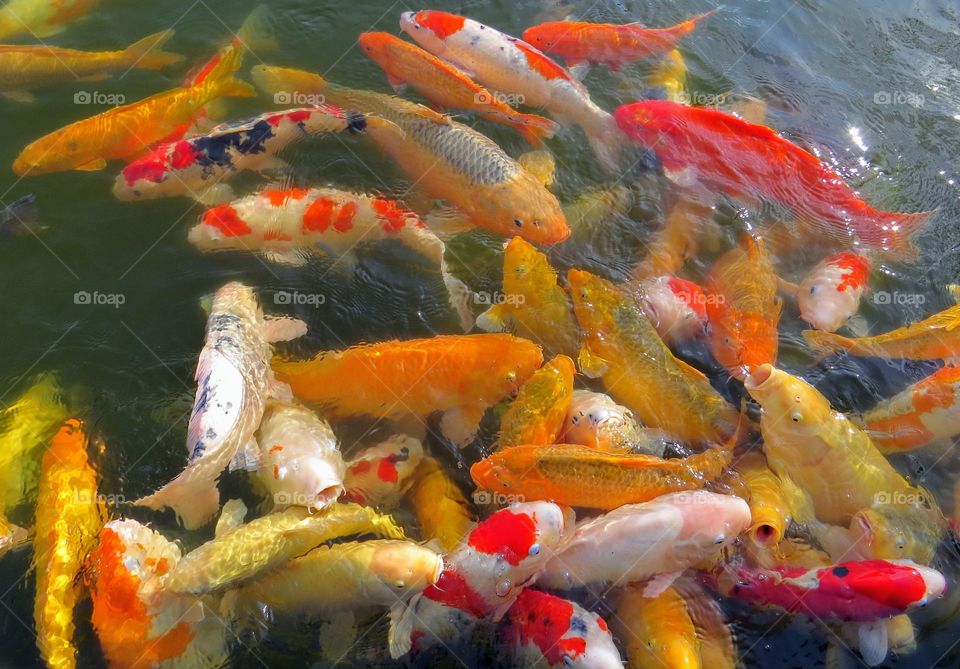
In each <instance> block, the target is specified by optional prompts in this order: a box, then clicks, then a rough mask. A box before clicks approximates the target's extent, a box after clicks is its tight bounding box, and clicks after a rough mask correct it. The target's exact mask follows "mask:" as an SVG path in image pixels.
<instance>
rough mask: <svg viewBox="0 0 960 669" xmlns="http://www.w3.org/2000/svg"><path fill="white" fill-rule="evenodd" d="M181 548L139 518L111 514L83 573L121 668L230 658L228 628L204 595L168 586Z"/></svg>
mask: <svg viewBox="0 0 960 669" xmlns="http://www.w3.org/2000/svg"><path fill="white" fill-rule="evenodd" d="M179 561H180V548H179V547H178V546H177V544H175V543H173V542H172V541H168V540H167V539H166V538H165V537H164V536H163V535H161V534H160V533H158V532H156V531H154V530H151V529H150V528H149V527H146V526H145V525H142V524H140V523H139V522H137V521H136V520H111V521H110V522H109V523H107V524H106V525H105V526H104V527H103V529H102V530H101V531H100V537H99V542H98V544H97V546H96V547H95V548H94V549H93V550H92V551H91V552H90V556H89V558H88V560H87V564H86V569H85V572H84V580H85V582H86V583H87V586H88V587H89V589H90V597H91V599H92V600H93V612H92V614H91V620H92V622H93V627H94V629H95V630H96V632H97V638H98V639H99V640H100V646H101V648H103V653H104V655H105V656H106V658H107V662H108V663H109V665H110V667H112V668H114V669H150V668H151V667H160V666H171V665H174V666H188V665H189V666H211V667H212V666H219V664H221V663H224V662H226V661H227V657H228V655H229V649H228V647H227V640H226V631H227V628H226V626H224V625H223V624H222V623H221V622H220V621H219V620H218V619H217V618H216V617H215V616H210V615H207V616H205V615H204V606H205V604H204V602H203V601H202V600H199V599H197V598H195V597H189V596H188V597H185V596H182V595H177V594H174V593H172V592H170V591H168V590H167V589H166V588H165V584H166V581H167V579H168V578H169V575H170V571H171V570H172V569H174V568H175V567H176V566H177V563H178V562H179Z"/></svg>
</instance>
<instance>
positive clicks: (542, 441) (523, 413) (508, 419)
mask: <svg viewBox="0 0 960 669" xmlns="http://www.w3.org/2000/svg"><path fill="white" fill-rule="evenodd" d="M574 372H575V369H574V366H573V360H571V359H570V358H568V357H567V356H565V355H558V356H557V357H556V358H554V359H553V360H551V361H550V362H548V363H546V364H545V365H544V366H543V367H541V368H540V369H538V370H537V371H536V372H534V373H533V376H531V377H530V379H529V380H528V381H527V382H526V383H525V384H523V386H521V388H520V392H518V393H517V397H516V399H515V400H513V402H511V404H510V406H509V407H508V408H507V410H506V412H505V413H504V414H503V417H502V418H501V419H500V437H499V438H498V439H497V448H504V447H507V446H519V445H520V444H534V445H547V444H552V443H554V442H555V441H556V439H557V436H558V435H559V434H560V431H561V430H562V429H563V422H564V420H565V419H566V417H567V409H568V408H569V406H570V400H571V399H572V398H573V375H574Z"/></svg>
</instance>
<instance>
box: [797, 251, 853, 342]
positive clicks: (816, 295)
mask: <svg viewBox="0 0 960 669" xmlns="http://www.w3.org/2000/svg"><path fill="white" fill-rule="evenodd" d="M869 280H870V261H869V260H867V259H866V258H865V257H863V256H862V255H857V254H856V253H850V252H848V251H845V252H843V253H837V254H835V255H832V256H830V257H828V258H824V259H823V260H822V261H820V262H819V263H818V264H817V266H816V267H814V268H813V269H812V270H810V273H809V274H807V276H806V277H805V278H804V279H803V281H801V282H800V286H799V287H798V288H797V302H798V303H799V305H800V318H802V319H803V320H805V321H806V322H807V323H809V324H810V325H812V326H813V327H814V328H816V329H817V330H825V331H826V332H835V331H836V330H837V329H839V328H840V326H842V325H843V324H844V323H846V322H847V321H848V320H850V317H851V316H853V315H854V314H855V313H857V309H859V308H860V298H861V297H862V296H863V291H865V290H866V289H867V283H868V282H869Z"/></svg>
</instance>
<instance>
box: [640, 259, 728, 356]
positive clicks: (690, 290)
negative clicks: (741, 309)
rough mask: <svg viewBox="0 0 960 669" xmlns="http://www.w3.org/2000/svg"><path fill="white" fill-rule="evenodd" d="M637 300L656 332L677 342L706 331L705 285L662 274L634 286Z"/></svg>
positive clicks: (707, 297) (667, 339)
mask: <svg viewBox="0 0 960 669" xmlns="http://www.w3.org/2000/svg"><path fill="white" fill-rule="evenodd" d="M635 291H636V300H637V303H638V305H639V306H640V308H641V309H643V313H645V314H646V315H647V318H648V319H649V320H650V323H651V324H652V325H653V327H654V328H655V329H656V331H657V334H659V335H660V338H661V339H663V340H664V341H665V342H668V343H671V344H675V343H679V342H682V341H685V340H687V339H692V338H694V337H697V336H699V335H702V334H704V333H705V332H706V328H707V302H708V301H711V300H709V298H710V297H711V296H708V295H707V294H706V293H705V292H704V290H703V288H701V287H700V286H699V285H697V284H696V283H694V282H693V281H688V280H687V279H681V278H679V277H676V276H659V277H656V278H655V279H652V280H649V281H644V282H643V283H641V284H639V285H637V286H636V288H635Z"/></svg>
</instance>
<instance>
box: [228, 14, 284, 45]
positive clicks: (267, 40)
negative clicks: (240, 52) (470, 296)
mask: <svg viewBox="0 0 960 669" xmlns="http://www.w3.org/2000/svg"><path fill="white" fill-rule="evenodd" d="M233 43H234V44H235V45H237V46H242V47H243V48H244V49H246V50H247V51H249V52H250V53H269V52H271V51H277V50H278V49H279V48H280V44H279V43H278V42H277V38H276V34H275V32H274V29H273V21H272V17H271V15H270V7H269V6H267V5H265V4H263V5H257V6H256V7H254V8H253V11H252V12H250V13H249V14H248V15H247V18H246V19H245V20H244V22H243V25H241V26H240V29H239V30H238V31H237V34H236V37H234V40H233Z"/></svg>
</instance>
